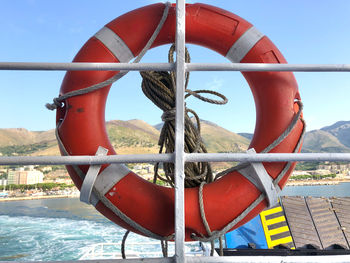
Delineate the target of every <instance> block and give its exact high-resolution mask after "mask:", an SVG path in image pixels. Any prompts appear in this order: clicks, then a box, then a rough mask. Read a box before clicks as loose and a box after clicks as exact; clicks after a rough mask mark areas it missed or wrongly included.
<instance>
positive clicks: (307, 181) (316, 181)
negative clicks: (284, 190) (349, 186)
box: [286, 179, 350, 186]
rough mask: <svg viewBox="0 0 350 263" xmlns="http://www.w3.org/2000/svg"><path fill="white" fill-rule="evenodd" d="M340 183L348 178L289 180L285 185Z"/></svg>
mask: <svg viewBox="0 0 350 263" xmlns="http://www.w3.org/2000/svg"><path fill="white" fill-rule="evenodd" d="M340 183H350V179H327V180H325V179H323V180H289V181H288V182H287V184H286V186H304V185H310V186H312V185H337V184H340Z"/></svg>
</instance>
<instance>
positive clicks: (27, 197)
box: [0, 194, 79, 202]
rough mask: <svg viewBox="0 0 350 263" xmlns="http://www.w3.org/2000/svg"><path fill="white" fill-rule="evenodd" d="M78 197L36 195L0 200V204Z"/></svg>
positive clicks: (74, 196) (73, 196)
mask: <svg viewBox="0 0 350 263" xmlns="http://www.w3.org/2000/svg"><path fill="white" fill-rule="evenodd" d="M77 197H79V195H76V194H74V195H37V196H18V197H6V198H0V202H7V201H20V200H35V199H54V198H77Z"/></svg>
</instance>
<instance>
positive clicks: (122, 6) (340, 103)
mask: <svg viewBox="0 0 350 263" xmlns="http://www.w3.org/2000/svg"><path fill="white" fill-rule="evenodd" d="M155 2H157V1H151V0H138V1H136V0H135V1H121V0H110V1H106V0H100V1H96V0H94V1H92V0H74V1H72V0H50V1H47V0H23V1H20V0H3V1H1V9H0V32H1V37H0V39H1V41H0V61H2V62H4V61H26V62H70V61H71V60H72V59H73V57H74V56H75V54H76V53H77V52H78V50H79V49H80V47H81V46H82V45H83V44H84V43H85V42H86V41H87V40H88V39H89V38H90V37H91V36H92V35H94V34H95V33H96V32H97V31H98V30H99V29H101V28H102V27H103V26H104V25H105V24H106V23H108V22H109V21H111V20H113V19H114V18H116V17H118V16H120V15H122V14H124V13H126V12H128V11H131V10H133V9H135V8H138V7H141V6H144V5H148V4H152V3H155ZM173 2H174V1H173ZM187 2H188V3H193V2H194V1H187ZM196 2H197V1H196ZM202 2H204V3H207V4H211V5H216V6H219V7H221V8H224V9H226V10H228V11H231V12H233V13H235V14H237V15H239V16H241V17H243V18H244V19H246V20H248V21H249V22H251V23H252V24H254V25H255V27H257V28H258V29H259V30H260V31H261V32H262V33H264V34H265V35H267V36H268V37H269V38H270V39H271V40H272V41H273V42H274V43H275V44H276V46H277V47H278V48H279V49H280V50H281V52H282V53H283V55H284V56H285V57H286V59H287V61H288V62H289V63H324V64H333V63H334V64H341V63H344V64H350V48H349V43H350V34H349V28H350V16H349V14H350V1H347V0H342V1H339V0H335V1H322V0H308V1H305V0H294V1H280V0H276V1H268V0H266V1H261V0H254V1H249V0H248V1H238V0H237V1H228V0H221V1H219V0H216V1H214V0H211V1H209V0H207V1H204V0H203V1H202ZM168 48H169V46H164V47H161V48H157V49H154V50H151V51H149V53H148V54H147V55H146V56H145V58H144V59H143V60H142V62H166V58H167V50H168ZM189 50H190V53H191V56H192V61H193V62H228V61H227V60H226V59H225V58H223V57H221V56H220V55H217V54H215V53H213V52H211V51H209V50H206V49H203V48H198V47H195V46H192V45H191V46H189ZM295 75H296V78H297V81H298V84H299V89H300V94H301V97H302V100H303V102H304V105H305V110H304V117H305V119H306V122H307V125H308V130H312V129H318V128H321V127H323V126H326V125H331V124H333V123H334V122H336V121H339V120H350V114H349V113H350V102H349V98H350V73H297V74H295ZM63 76H64V72H60V71H57V72H43V71H28V72H24V71H12V72H10V71H0V91H1V94H0V111H1V117H0V128H19V127H24V128H27V129H29V130H47V129H52V128H54V127H55V112H51V111H48V110H46V108H45V107H44V105H45V103H47V102H50V101H51V100H52V98H53V97H55V96H57V95H58V92H59V88H60V85H61V81H62V78H63ZM140 83H141V78H140V77H139V75H138V73H137V72H133V73H129V74H128V75H127V76H126V77H125V78H123V79H122V80H120V81H119V82H117V83H116V84H114V86H113V88H112V91H111V93H110V95H109V97H108V103H107V110H106V120H112V119H120V120H129V119H143V120H145V121H147V122H148V123H150V124H152V125H154V124H157V123H159V122H160V121H161V120H160V115H161V112H160V111H159V110H158V109H156V108H155V106H153V104H152V103H151V102H149V101H148V100H147V99H146V98H145V97H144V95H143V94H142V92H141V89H140ZM189 88H191V89H193V90H195V89H201V88H208V89H214V90H216V91H220V92H222V93H223V94H225V95H226V96H227V97H228V98H229V100H230V101H229V104H228V105H225V106H214V105H211V104H206V103H204V102H200V101H196V100H194V99H190V100H189V101H188V102H187V105H188V106H189V107H190V108H192V109H194V110H196V111H197V112H198V114H199V115H200V117H201V118H202V119H205V120H209V121H213V122H216V123H217V124H219V125H221V126H223V127H225V128H227V129H229V130H231V131H234V132H253V131H254V126H255V108H254V102H253V97H252V95H251V92H250V90H249V86H248V85H247V83H246V82H245V80H244V78H243V77H242V76H241V74H240V73H237V72H202V73H199V72H195V73H191V77H190V86H189Z"/></svg>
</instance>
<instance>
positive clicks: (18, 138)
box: [0, 120, 350, 155]
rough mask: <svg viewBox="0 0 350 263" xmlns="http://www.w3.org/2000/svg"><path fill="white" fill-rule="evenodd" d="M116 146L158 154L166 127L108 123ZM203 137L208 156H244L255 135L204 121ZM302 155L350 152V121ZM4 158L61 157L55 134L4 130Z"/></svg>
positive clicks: (313, 141) (317, 135)
mask: <svg viewBox="0 0 350 263" xmlns="http://www.w3.org/2000/svg"><path fill="white" fill-rule="evenodd" d="M106 126H107V132H108V134H109V138H110V140H111V143H112V145H113V146H114V148H115V149H116V151H117V153H119V154H131V153H134V154H140V153H157V152H158V149H159V147H158V138H159V133H160V129H161V127H162V126H163V124H162V123H161V124H158V125H155V126H151V125H149V124H148V123H146V122H144V121H142V120H129V121H120V120H114V121H109V122H107V123H106ZM201 127H202V137H203V141H204V143H205V144H206V146H207V150H208V152H244V151H246V150H247V148H248V146H249V143H250V140H251V138H252V135H253V134H250V133H240V134H236V133H234V132H231V131H229V130H226V129H224V128H222V127H220V126H218V125H216V124H215V123H212V122H209V121H204V120H201ZM302 152H350V121H339V122H336V123H335V124H333V125H330V126H327V127H324V128H322V129H320V130H313V131H310V132H307V133H306V135H305V138H304V143H303V149H302ZM0 153H1V154H2V155H59V154H60V153H59V150H58V146H57V142H56V138H55V134H54V130H49V131H28V130H26V129H23V128H17V129H16V128H11V129H0Z"/></svg>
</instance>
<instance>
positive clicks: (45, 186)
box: [4, 183, 74, 192]
mask: <svg viewBox="0 0 350 263" xmlns="http://www.w3.org/2000/svg"><path fill="white" fill-rule="evenodd" d="M71 187H74V184H73V185H68V184H58V183H40V184H10V185H6V186H4V188H5V190H10V189H11V190H21V191H22V192H23V191H25V190H32V189H39V190H42V191H50V190H52V189H57V190H63V189H66V188H71Z"/></svg>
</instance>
